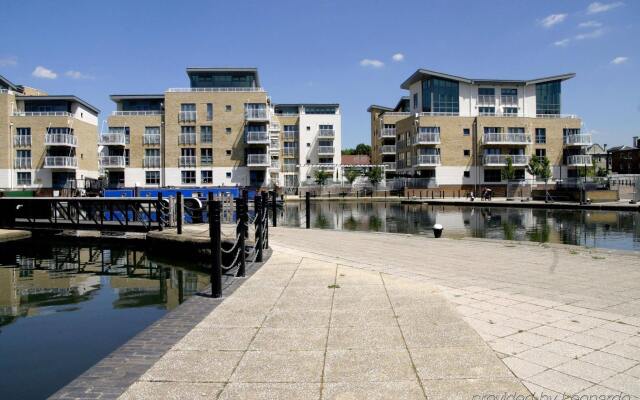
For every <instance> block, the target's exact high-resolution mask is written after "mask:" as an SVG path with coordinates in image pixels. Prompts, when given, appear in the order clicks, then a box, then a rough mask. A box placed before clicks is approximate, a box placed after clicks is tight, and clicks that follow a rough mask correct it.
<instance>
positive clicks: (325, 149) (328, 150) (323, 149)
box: [318, 146, 335, 155]
mask: <svg viewBox="0 0 640 400" xmlns="http://www.w3.org/2000/svg"><path fill="white" fill-rule="evenodd" d="M334 152H335V148H334V147H333V146H318V154H320V155H333V153H334Z"/></svg>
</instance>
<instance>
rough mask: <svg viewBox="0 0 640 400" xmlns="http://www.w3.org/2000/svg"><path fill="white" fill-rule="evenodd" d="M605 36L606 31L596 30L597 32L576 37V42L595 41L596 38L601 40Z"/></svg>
mask: <svg viewBox="0 0 640 400" xmlns="http://www.w3.org/2000/svg"><path fill="white" fill-rule="evenodd" d="M603 34H604V29H596V30H595V31H591V32H588V33H581V34H579V35H576V40H584V39H595V38H599V37H600V36H602V35H603Z"/></svg>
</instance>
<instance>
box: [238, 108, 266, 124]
mask: <svg viewBox="0 0 640 400" xmlns="http://www.w3.org/2000/svg"><path fill="white" fill-rule="evenodd" d="M244 118H245V119H246V120H247V121H265V120H268V119H269V116H268V115H267V110H266V109H255V108H253V109H252V108H247V109H245V110H244Z"/></svg>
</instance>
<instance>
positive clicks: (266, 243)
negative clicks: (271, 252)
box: [262, 192, 269, 249]
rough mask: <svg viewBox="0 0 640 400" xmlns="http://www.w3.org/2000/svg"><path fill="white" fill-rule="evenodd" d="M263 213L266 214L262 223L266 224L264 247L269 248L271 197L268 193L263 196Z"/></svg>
mask: <svg viewBox="0 0 640 400" xmlns="http://www.w3.org/2000/svg"><path fill="white" fill-rule="evenodd" d="M262 212H263V213H264V215H263V218H262V222H263V223H264V246H263V248H265V249H268V248H269V195H268V194H267V192H265V193H263V194H262Z"/></svg>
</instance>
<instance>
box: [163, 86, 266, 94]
mask: <svg viewBox="0 0 640 400" xmlns="http://www.w3.org/2000/svg"><path fill="white" fill-rule="evenodd" d="M167 92H169V93H190V92H264V89H263V88H261V87H201V88H169V89H167Z"/></svg>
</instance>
